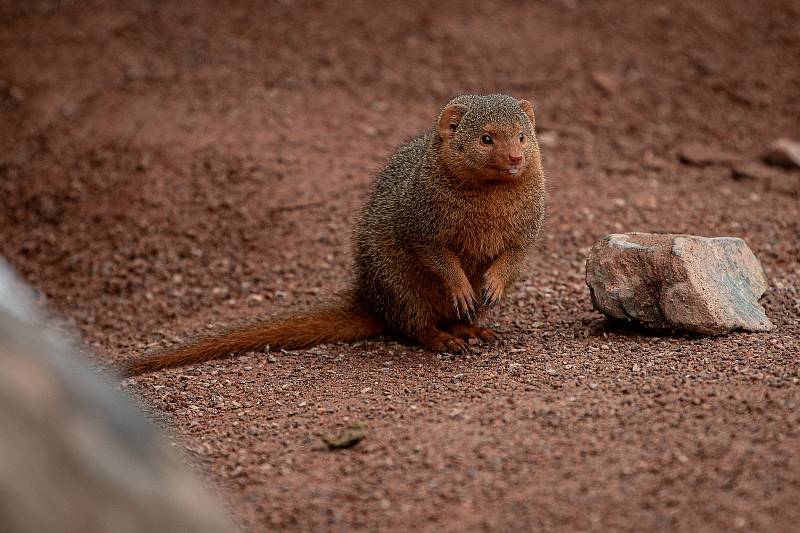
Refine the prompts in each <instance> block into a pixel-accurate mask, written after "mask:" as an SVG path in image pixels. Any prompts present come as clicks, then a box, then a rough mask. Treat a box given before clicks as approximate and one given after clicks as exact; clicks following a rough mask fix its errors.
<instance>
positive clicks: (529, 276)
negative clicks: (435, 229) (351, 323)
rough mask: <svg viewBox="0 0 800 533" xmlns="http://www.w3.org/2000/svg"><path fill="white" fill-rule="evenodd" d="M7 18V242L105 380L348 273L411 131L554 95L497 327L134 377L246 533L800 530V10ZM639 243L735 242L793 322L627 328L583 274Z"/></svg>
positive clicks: (226, 10)
mask: <svg viewBox="0 0 800 533" xmlns="http://www.w3.org/2000/svg"><path fill="white" fill-rule="evenodd" d="M134 4H135V5H134ZM0 21H2V22H0V254H2V255H3V256H5V257H6V258H7V259H8V260H9V261H10V262H11V263H12V264H13V265H14V266H15V267H16V268H17V269H18V270H19V272H20V273H21V274H22V275H23V276H24V277H25V278H26V279H27V280H28V281H29V282H30V283H31V284H32V285H34V286H35V287H36V288H37V289H38V291H39V295H40V299H41V300H42V301H43V302H44V303H45V304H47V305H49V306H50V307H51V308H52V309H54V310H56V311H58V312H60V313H61V314H62V315H63V317H65V318H64V320H63V321H56V323H57V324H58V325H59V326H65V327H71V328H73V329H74V330H76V331H77V332H78V333H79V334H80V336H81V337H82V338H83V339H84V341H85V342H86V343H87V345H89V346H90V347H91V348H93V349H94V351H95V353H96V354H98V355H97V356H96V364H97V365H98V366H105V365H116V364H119V363H120V362H121V361H123V360H125V359H126V358H128V357H131V356H133V355H135V354H139V353H141V352H143V351H146V350H149V349H158V348H162V347H165V346H168V345H171V344H174V343H177V342H180V341H185V340H188V339H191V338H193V337H195V336H197V335H199V334H202V333H207V332H209V331H213V330H214V328H221V327H224V326H227V325H230V324H233V323H236V322H237V321H239V320H244V319H248V318H253V317H259V316H272V315H279V314H285V313H289V312H292V311H295V310H299V309H302V308H303V307H305V306H308V305H311V304H314V302H317V301H320V300H324V299H325V298H326V297H327V295H329V294H332V293H334V292H336V291H338V290H340V289H342V288H344V287H345V286H346V284H347V280H348V270H349V247H350V231H351V230H350V228H351V226H352V223H353V221H354V218H355V216H356V214H357V211H358V208H359V206H360V205H361V203H362V202H363V200H364V198H365V194H366V192H367V190H368V187H369V183H370V180H371V176H372V174H373V173H374V172H375V170H376V169H377V168H379V167H380V165H381V164H382V162H383V161H384V160H385V158H386V157H387V156H388V155H389V154H390V152H391V151H392V150H393V148H394V147H396V146H397V145H398V144H399V143H400V142H402V141H403V140H404V139H405V138H407V137H409V136H411V135H413V134H414V133H416V132H418V131H420V130H422V129H425V128H427V127H429V126H430V125H432V123H433V121H434V119H435V116H436V113H437V111H438V109H439V107H440V106H441V105H442V104H443V103H444V102H445V101H446V100H447V99H448V98H449V97H450V96H452V95H455V94H458V93H461V92H478V91H480V92H488V91H497V92H506V93H510V94H513V95H515V96H517V97H520V98H528V99H530V100H532V101H533V102H534V105H535V107H536V112H537V126H538V129H539V135H540V143H541V146H542V152H543V155H544V159H545V164H546V168H547V172H548V176H549V178H548V179H549V187H550V191H549V197H550V202H549V203H550V209H549V214H548V221H547V227H546V229H545V232H544V234H543V236H542V238H541V240H540V242H539V244H538V246H537V247H536V249H535V250H534V252H533V253H532V255H531V257H530V260H529V261H528V262H527V263H526V267H525V270H524V275H523V278H522V281H521V283H520V284H519V287H518V288H517V290H516V291H515V292H514V293H513V294H512V295H510V296H509V297H508V298H507V299H506V300H505V302H503V303H502V305H500V306H499V308H498V309H496V311H494V313H493V314H492V315H491V317H490V320H489V323H490V325H491V326H493V327H495V328H496V329H497V330H499V331H500V332H502V333H503V340H502V342H501V343H500V344H499V345H497V346H492V347H479V346H475V347H474V349H473V351H472V352H471V353H470V354H468V355H464V356H458V357H449V356H440V355H434V354H431V353H428V352H425V351H422V350H421V349H419V348H416V347H414V346H408V345H405V344H401V343H398V342H396V341H394V340H391V339H387V340H386V341H376V342H369V343H361V344H358V345H325V346H320V347H317V348H314V349H311V350H305V351H296V352H286V353H280V352H279V353H273V354H264V353H251V354H247V355H244V356H241V357H233V358H230V359H227V360H222V361H217V362H213V363H208V364H203V365H199V366H196V367H191V368H184V369H178V370H171V371H164V372H159V373H156V374H153V375H148V376H142V377H139V378H136V379H134V380H128V381H126V382H123V383H122V385H121V387H122V388H123V389H125V390H127V391H129V392H131V393H132V394H134V395H135V396H136V397H137V398H138V400H139V401H140V403H141V405H142V406H143V408H144V409H145V410H146V411H148V412H149V413H150V414H151V416H152V417H153V418H154V419H155V420H156V421H157V423H158V424H159V425H161V426H162V427H163V428H164V429H165V430H166V431H167V432H168V433H169V434H170V435H171V438H173V439H174V442H175V443H176V445H177V446H179V447H181V448H184V449H185V450H186V452H187V453H188V454H189V455H190V456H191V457H192V459H193V460H194V461H195V462H196V463H197V465H198V467H199V468H200V469H201V470H202V471H203V472H205V474H206V475H207V477H208V478H209V479H210V480H211V481H212V482H213V483H215V485H216V486H217V487H218V488H219V491H220V494H221V497H223V498H225V499H226V500H227V501H228V502H229V505H230V507H231V509H232V511H233V513H234V514H235V515H236V516H237V517H238V519H239V521H240V523H241V525H242V527H243V528H244V529H245V530H251V531H261V530H264V529H267V528H270V529H272V528H274V529H299V530H339V531H345V530H346V531H350V530H362V529H364V530H382V531H383V530H410V529H418V530H425V531H432V530H437V531H442V530H445V531H462V530H486V529H491V530H524V529H538V530H552V531H566V530H569V531H574V530H603V531H607V530H621V531H643V530H644V531H659V530H661V531H676V530H678V531H719V530H731V529H735V528H739V529H742V530H746V531H789V530H796V529H797V524H798V523H800V508H799V507H798V506H797V501H798V499H800V409H798V408H799V407H800V383H799V381H800V362H798V352H800V339H799V338H798V333H799V332H800V289H799V288H798V287H800V265H799V264H798V257H800V205H799V204H800V202H799V201H798V198H799V197H800V171H797V170H794V171H792V170H777V169H771V168H761V167H758V166H757V165H755V162H757V161H758V159H759V156H760V155H761V154H762V153H763V151H764V150H765V149H766V147H767V146H768V145H769V143H770V142H772V141H773V140H774V139H776V138H778V137H791V138H795V139H797V138H798V137H800V123H798V117H799V116H800V64H799V63H798V62H797V58H798V57H800V34H798V32H797V28H798V26H800V8H798V5H797V3H796V2H792V1H791V0H785V1H776V2H746V1H734V2H723V1H721V0H715V1H708V2H703V3H701V4H697V3H695V2H689V1H680V2H677V1H676V2H670V3H664V4H660V5H656V4H645V5H642V4H640V3H638V2H622V1H608V2H602V3H599V2H576V1H566V0H564V1H563V2H548V3H543V2H542V3H540V2H527V3H526V2H519V1H511V0H509V1H507V2H499V3H493V2H483V3H468V4H467V3H459V2H434V3H431V2H422V1H412V2H408V3H406V5H403V6H400V5H398V6H396V7H383V8H380V9H378V8H376V7H375V6H374V3H372V2H367V1H363V2H342V3H339V2H337V3H329V4H327V3H316V2H306V1H296V2H292V1H282V2H271V3H269V4H267V3H261V2H255V1H254V2H249V3H248V2H238V1H237V2H228V3H225V5H224V6H223V3H220V2H211V1H198V2H193V3H188V2H187V3H178V2H175V3H162V2H156V1H149V0H148V1H142V2H137V3H132V2H113V1H106V2H103V1H88V2H50V1H41V2H36V3H33V2H12V1H10V0H0ZM690 144H691V145H692V148H691V150H692V154H695V156H696V154H697V151H698V150H700V151H702V150H707V151H708V152H709V153H711V154H712V155H713V154H714V153H719V152H720V151H724V152H725V153H726V154H728V155H729V156H730V157H710V158H709V159H710V161H707V160H703V158H702V157H700V158H699V159H700V161H699V162H698V161H697V160H698V158H697V157H695V156H693V157H691V158H689V159H692V160H694V163H692V162H688V163H687V162H683V161H682V160H681V153H682V150H684V149H685V148H684V147H685V146H687V145H690ZM698 146H699V148H698ZM683 159H687V158H686V157H684V158H683ZM736 160H739V163H737V162H736ZM741 162H745V163H748V165H749V167H748V168H750V169H751V170H752V168H756V170H757V171H755V172H752V171H751V172H750V174H753V176H751V177H747V176H745V177H742V174H741V173H736V172H734V171H733V168H739V167H737V165H741ZM734 176H735V178H736V179H735V178H734ZM620 231H653V232H685V233H692V234H699V235H706V236H716V235H732V236H739V237H743V238H745V239H746V240H747V242H748V243H749V245H750V247H751V248H752V249H753V251H754V252H755V254H756V256H757V257H759V259H760V260H761V261H762V264H763V266H764V269H765V271H766V273H767V276H768V278H769V281H770V288H769V289H768V291H767V294H766V295H765V297H764V299H763V303H764V305H765V307H766V310H767V314H768V315H769V317H770V318H771V320H772V321H773V322H774V323H775V324H776V326H777V329H776V330H774V331H773V332H770V333H765V334H743V333H737V334H732V335H728V336H724V337H719V338H704V337H692V336H680V335H678V336H661V335H653V334H649V333H645V332H642V331H636V330H631V329H620V328H618V327H614V326H612V325H609V324H607V323H606V322H605V321H604V320H603V318H602V317H601V316H600V315H599V314H597V313H596V312H594V311H593V310H592V308H591V303H590V301H589V295H588V290H587V289H586V286H585V284H584V272H583V271H584V261H585V258H586V254H587V252H588V249H589V247H590V246H591V245H592V244H594V243H595V242H596V241H597V240H598V239H600V238H601V237H602V236H603V235H605V234H607V233H612V232H620ZM354 423H362V424H363V425H364V426H365V433H366V438H365V439H364V440H362V441H361V442H360V443H358V444H357V445H356V446H354V447H352V448H348V449H343V450H334V451H332V450H329V449H328V448H327V446H326V445H325V444H324V442H323V440H322V436H323V435H326V434H336V433H338V432H340V431H342V430H344V429H345V428H347V427H348V426H350V425H352V424H354Z"/></svg>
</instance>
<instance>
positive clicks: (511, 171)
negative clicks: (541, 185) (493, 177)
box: [494, 167, 522, 176]
mask: <svg viewBox="0 0 800 533" xmlns="http://www.w3.org/2000/svg"><path fill="white" fill-rule="evenodd" d="M494 168H495V170H496V171H497V172H499V173H501V174H510V175H512V176H516V175H517V174H519V173H520V171H521V170H522V167H508V168H503V167H494Z"/></svg>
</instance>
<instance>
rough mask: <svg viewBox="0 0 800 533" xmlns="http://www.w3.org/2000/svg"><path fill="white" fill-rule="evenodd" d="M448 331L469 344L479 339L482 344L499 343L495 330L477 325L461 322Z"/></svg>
mask: <svg viewBox="0 0 800 533" xmlns="http://www.w3.org/2000/svg"><path fill="white" fill-rule="evenodd" d="M447 329H448V331H449V332H450V333H451V334H452V335H455V336H456V337H459V338H461V339H464V340H465V341H467V342H469V340H470V339H478V340H479V341H481V342H497V341H498V340H499V337H498V336H497V333H495V332H494V331H493V330H491V329H489V328H483V327H481V326H478V325H475V324H464V323H463V322H459V323H457V324H453V325H452V326H450V327H449V328H447Z"/></svg>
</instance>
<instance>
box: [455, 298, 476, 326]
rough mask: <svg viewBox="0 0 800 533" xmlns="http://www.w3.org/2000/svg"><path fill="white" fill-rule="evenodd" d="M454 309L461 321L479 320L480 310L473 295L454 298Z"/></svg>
mask: <svg viewBox="0 0 800 533" xmlns="http://www.w3.org/2000/svg"><path fill="white" fill-rule="evenodd" d="M453 309H455V311H456V318H457V319H459V320H461V318H462V317H463V318H465V319H466V320H467V322H470V323H472V322H474V321H475V320H477V319H478V309H477V307H476V306H475V300H474V299H473V298H472V295H468V296H464V295H455V296H453Z"/></svg>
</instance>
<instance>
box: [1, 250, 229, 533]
mask: <svg viewBox="0 0 800 533" xmlns="http://www.w3.org/2000/svg"><path fill="white" fill-rule="evenodd" d="M231 530H233V528H232V526H231V524H230V523H229V522H228V520H227V519H226V517H225V516H224V513H223V512H222V511H221V508H220V506H219V505H217V504H216V503H215V502H213V501H212V500H211V498H210V497H209V496H208V495H207V494H206V492H205V490H204V489H203V488H202V487H201V486H200V484H199V482H198V481H197V480H196V479H194V478H193V477H192V476H191V475H190V474H189V473H188V472H187V471H186V470H185V469H184V468H183V467H182V466H181V465H180V464H179V461H178V460H177V459H176V457H175V456H174V454H173V452H171V451H170V450H169V446H168V444H167V443H166V442H165V441H163V440H162V439H161V438H160V437H159V436H158V435H157V434H156V433H155V431H154V430H153V428H152V427H151V426H150V425H149V424H148V423H147V422H146V421H145V420H144V419H143V417H142V416H141V415H140V414H139V413H138V412H137V411H136V410H135V409H134V407H133V406H132V405H130V404H129V403H128V402H127V401H125V400H124V399H123V398H122V397H121V396H120V395H119V394H118V393H116V392H115V391H114V390H113V389H112V388H111V387H110V386H108V385H106V384H104V383H102V381H101V380H100V378H99V377H98V376H97V374H96V373H95V372H93V371H92V370H90V369H89V368H88V367H87V366H85V365H84V364H83V363H81V362H80V361H79V359H78V356H77V355H76V350H75V349H73V348H71V347H70V346H69V344H68V343H67V342H66V340H65V339H63V338H61V336H60V335H57V334H54V333H53V332H49V331H47V330H46V329H45V328H44V327H43V326H42V325H41V323H40V321H39V317H38V316H37V312H36V310H35V309H34V306H33V305H32V303H31V299H30V297H29V295H28V291H27V290H26V288H25V287H24V286H23V285H22V284H20V283H19V282H18V281H17V280H16V279H15V277H14V276H13V274H12V272H11V270H10V269H9V267H8V266H7V265H6V263H4V262H3V261H2V260H0V531H3V532H5V533H18V532H19V533H22V532H31V533H39V532H48V533H50V532H85V533H93V532H98V533H99V532H109V531H115V532H153V531H187V532H189V531H196V532H209V533H211V532H221V531H231Z"/></svg>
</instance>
